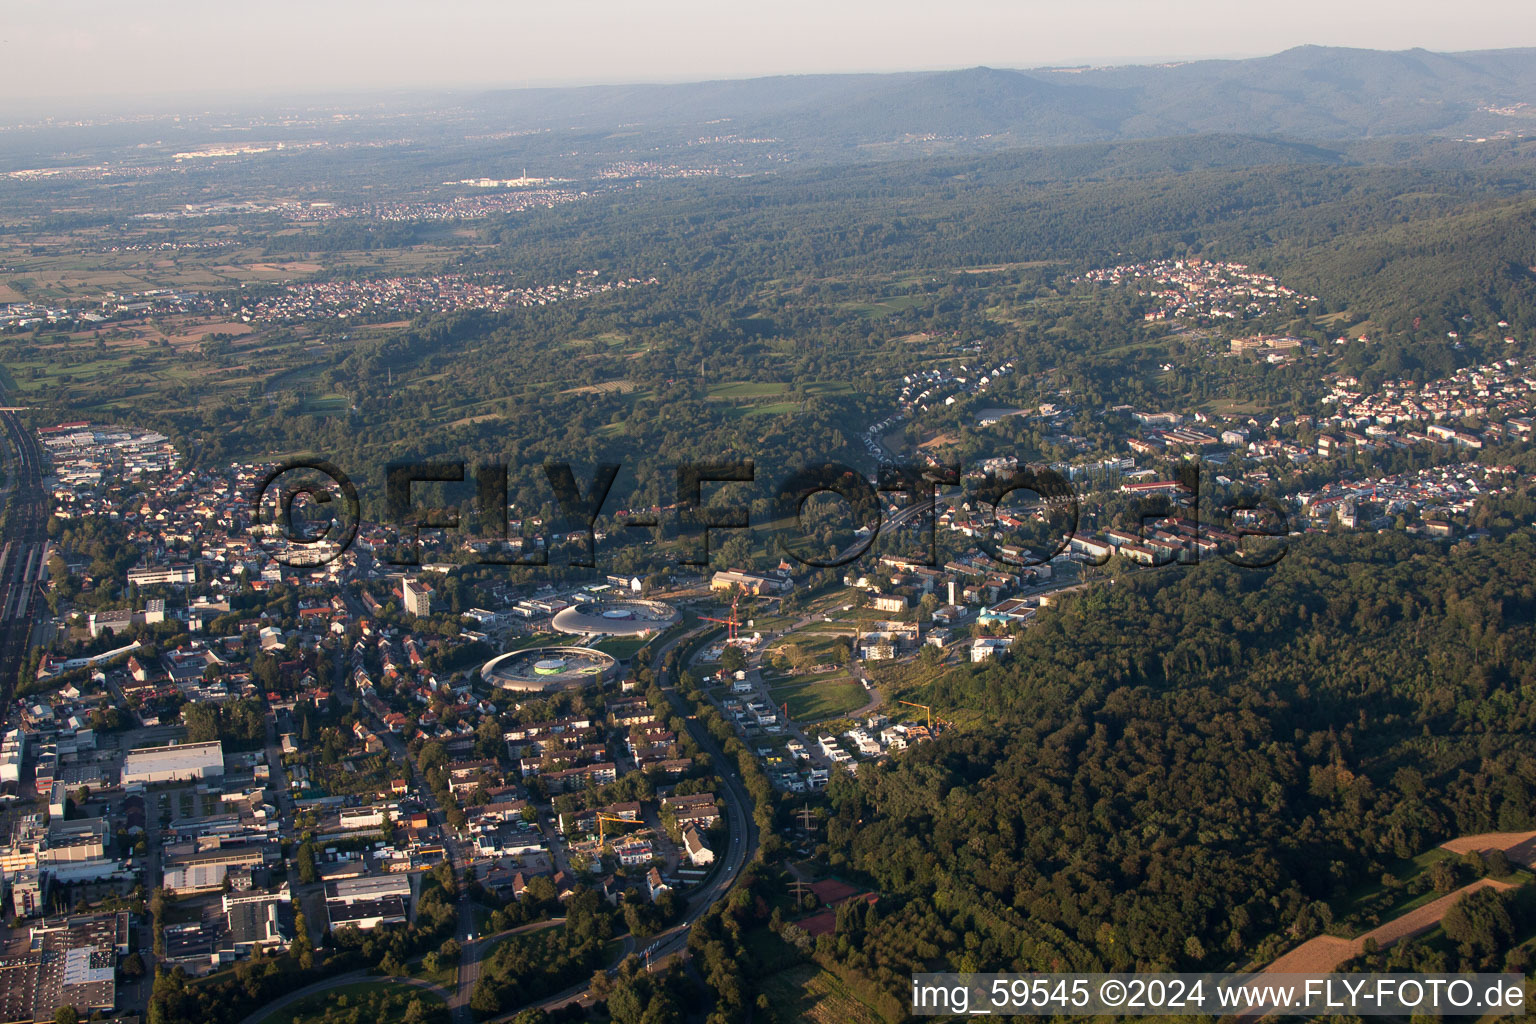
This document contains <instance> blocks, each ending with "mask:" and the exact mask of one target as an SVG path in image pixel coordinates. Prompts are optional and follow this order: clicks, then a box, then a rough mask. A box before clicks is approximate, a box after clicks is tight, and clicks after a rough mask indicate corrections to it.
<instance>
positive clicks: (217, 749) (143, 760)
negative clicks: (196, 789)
mask: <svg viewBox="0 0 1536 1024" xmlns="http://www.w3.org/2000/svg"><path fill="white" fill-rule="evenodd" d="M223 774H224V745H223V744H222V743H220V742H219V741H218V740H213V741H211V742H209V743H173V744H171V745H170V746H168V747H137V748H135V749H133V750H130V751H129V752H128V758H127V760H126V761H125V762H124V763H123V784H124V785H128V784H130V783H134V782H186V781H189V780H192V779H210V778H217V777H219V776H221V775H223Z"/></svg>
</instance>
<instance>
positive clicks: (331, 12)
mask: <svg viewBox="0 0 1536 1024" xmlns="http://www.w3.org/2000/svg"><path fill="white" fill-rule="evenodd" d="M0 9H3V17H0V67H3V68H5V69H6V73H5V75H4V77H3V82H4V84H3V86H0V107H7V108H11V109H28V110H33V111H41V112H56V113H61V114H62V113H66V112H77V111H81V110H86V109H91V108H101V109H113V108H117V109H121V108H123V107H125V106H132V105H134V104H135V103H139V102H141V101H149V100H156V101H159V100H164V99H169V98H175V99H178V100H183V101H192V102H196V101H198V100H209V101H225V100H228V99H231V98H249V99H262V98H266V97H280V96H303V95H318V94H332V95H334V94H336V93H353V94H355V93H368V92H377V91H398V90H402V89H406V90H413V89H434V90H435V89H442V88H449V89H479V88H485V87H519V86H545V85H580V84H593V83H616V82H657V81H670V82H678V81H697V80H704V79H712V78H747V77H754V76H758V75H772V74H798V73H806V72H849V71H908V70H936V69H944V68H961V67H974V66H976V65H982V64H985V65H989V66H992V67H1013V68H1025V67H1039V66H1044V65H1077V64H1129V63H1152V62H1160V61H1167V60H1182V59H1193V58H1202V57H1252V56H1258V55H1262V54H1268V53H1275V52H1278V51H1280V50H1283V49H1287V48H1288V47H1291V46H1296V45H1300V44H1303V43H1316V44H1322V45H1334V46H1359V47H1368V48H1372V49H1383V50H1395V49H1409V48H1412V47H1415V46H1422V47H1425V48H1427V49H1434V50H1442V51H1449V50H1469V49H1491V48H1497V47H1511V46H1536V14H1533V13H1532V6H1531V4H1530V2H1529V0H1465V2H1458V3H1454V4H1452V3H1446V2H1444V0H1394V2H1381V0H1363V2H1355V0H1288V2H1286V3H1284V4H1269V3H1266V4H1264V5H1262V8H1261V6H1260V5H1259V4H1257V3H1253V2H1252V0H1246V2H1245V0H1059V2H1050V3H1046V2H1040V0H921V2H918V0H775V2H772V3H763V2H752V0H649V2H634V0H548V2H545V3H541V4H532V3H528V2H526V0H436V2H429V0H412V2H405V0H305V2H299V0H260V2H258V3H249V4H235V3H230V2H227V0H131V2H124V0H0ZM1261 11H1262V13H1261Z"/></svg>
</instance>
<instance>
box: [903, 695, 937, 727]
mask: <svg viewBox="0 0 1536 1024" xmlns="http://www.w3.org/2000/svg"><path fill="white" fill-rule="evenodd" d="M896 703H898V704H905V705H906V706H907V707H909V708H922V709H923V710H924V711H926V712H928V728H930V729H932V728H933V708H931V707H929V706H928V705H927V704H914V703H912V702H911V701H909V700H899V701H897V702H896Z"/></svg>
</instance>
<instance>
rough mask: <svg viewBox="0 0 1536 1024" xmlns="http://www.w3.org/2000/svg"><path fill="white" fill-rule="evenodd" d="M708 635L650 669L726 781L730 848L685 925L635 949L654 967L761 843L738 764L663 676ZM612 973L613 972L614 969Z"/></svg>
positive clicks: (719, 854)
mask: <svg viewBox="0 0 1536 1024" xmlns="http://www.w3.org/2000/svg"><path fill="white" fill-rule="evenodd" d="M708 631H709V630H708V628H699V629H694V630H691V631H689V632H687V633H683V634H681V635H679V636H675V637H673V638H672V639H670V640H668V641H667V642H666V643H664V644H662V645H661V646H660V647H659V648H657V650H656V652H655V653H654V654H653V655H652V657H651V670H652V671H653V672H654V673H655V675H656V678H657V681H658V682H659V683H660V684H661V686H662V689H663V690H664V691H665V692H666V694H667V699H668V700H670V701H671V702H672V706H673V708H674V709H675V710H676V711H677V713H678V714H679V715H682V716H683V718H684V719H685V720H686V721H687V723H688V733H689V735H690V736H692V737H693V740H694V742H695V743H697V744H698V745H699V748H700V749H701V750H703V751H704V753H706V754H708V755H709V757H710V759H711V761H712V762H713V763H714V766H715V773H716V774H717V775H718V776H719V778H720V780H721V785H722V789H723V791H722V793H721V795H722V796H723V797H724V798H725V813H726V822H727V824H728V826H729V831H730V837H731V838H730V841H729V844H728V845H727V846H726V848H725V849H723V850H717V851H715V855H716V860H715V868H714V871H713V874H711V875H710V877H709V881H707V882H705V883H704V884H703V885H702V886H701V887H700V888H698V889H696V890H694V891H693V892H690V893H689V894H688V910H687V913H686V914H684V916H683V920H682V921H680V922H678V923H677V924H675V925H673V926H672V927H671V928H668V929H666V930H665V931H663V932H660V933H658V934H656V935H653V936H651V937H650V938H649V939H648V940H647V941H646V943H645V945H644V946H643V947H640V948H637V949H634V950H633V952H636V953H638V954H639V955H640V956H642V957H648V958H649V960H650V962H651V963H653V964H655V963H659V962H661V961H662V960H665V959H667V958H668V957H672V956H677V955H686V954H687V946H688V930H689V929H690V928H691V927H693V925H694V923H695V922H696V921H698V920H699V918H701V917H703V916H704V915H705V913H707V912H708V910H709V908H710V907H712V906H714V905H715V904H716V903H718V902H719V901H720V900H722V899H724V898H725V897H726V896H727V895H729V893H730V891H731V889H732V888H733V887H734V886H735V885H736V882H737V880H738V879H740V877H741V870H742V868H743V867H744V866H745V865H746V863H747V861H748V859H749V858H750V857H751V856H752V854H753V852H754V851H755V850H756V849H757V843H758V834H757V822H756V820H755V818H754V817H753V814H752V811H753V805H752V798H751V796H749V795H748V793H747V787H746V784H745V783H744V782H743V781H742V778H741V772H740V771H739V770H738V769H737V766H736V763H735V762H734V761H732V760H731V759H730V758H727V757H726V756H725V752H724V751H722V750H721V749H720V745H719V744H718V743H716V742H715V738H714V736H712V735H710V732H709V729H708V728H706V727H705V725H704V723H703V722H702V721H700V720H699V719H698V718H697V717H694V712H693V708H691V707H689V706H688V702H687V700H686V699H685V698H684V697H683V695H682V694H681V693H679V692H677V689H676V683H677V680H676V679H675V678H670V677H668V678H663V676H662V665H663V664H664V662H665V661H666V657H667V655H668V654H669V653H670V652H671V651H672V650H673V649H674V648H676V647H678V646H680V645H682V644H685V643H688V642H689V641H692V640H695V639H697V638H698V637H699V636H700V635H702V634H703V633H706V632H708ZM629 952H631V949H630V947H629V945H628V944H626V946H625V950H624V953H625V955H628V954H629ZM611 972H612V969H610V973H611ZM590 988H591V982H590V981H585V982H582V983H581V984H579V985H573V986H571V987H570V988H568V989H566V990H564V991H563V992H557V993H555V994H554V995H552V996H548V997H546V998H545V999H543V1000H541V1001H540V1002H537V1003H534V1004H531V1005H532V1006H536V1007H538V1008H540V1009H543V1010H553V1009H555V1008H557V1007H561V1006H565V1005H567V1004H569V1003H575V1002H584V1001H585V1000H586V999H587V998H588V990H589V989H590ZM526 1009H529V1006H520V1007H517V1008H516V1009H513V1010H509V1011H507V1012H506V1013H504V1014H503V1015H502V1016H500V1017H497V1018H495V1019H496V1020H497V1021H509V1020H511V1019H512V1018H513V1017H515V1016H517V1015H518V1014H519V1013H521V1012H522V1011H524V1010H526Z"/></svg>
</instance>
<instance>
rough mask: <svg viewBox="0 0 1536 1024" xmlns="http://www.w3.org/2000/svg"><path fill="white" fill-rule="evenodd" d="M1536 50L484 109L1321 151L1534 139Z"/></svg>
mask: <svg viewBox="0 0 1536 1024" xmlns="http://www.w3.org/2000/svg"><path fill="white" fill-rule="evenodd" d="M1522 103H1527V104H1529V103H1536V51H1532V50H1491V51H1481V52H1472V53H1454V54H1447V53H1432V52H1429V51H1427V50H1409V51H1402V52H1383V51H1377V50H1357V49H1342V48H1336V47H1321V46H1302V47H1297V48H1295V49H1291V50H1287V51H1285V52H1284V53H1279V54H1275V55H1273V56H1269V57H1260V58H1253V59H1248V60H1205V61H1192V62H1187V63H1181V64H1167V65H1155V66H1133V67H1117V68H1071V69H1037V70H1030V71H1017V70H1005V69H996V68H986V67H981V68H970V69H965V70H956V71H942V72H933V73H926V74H911V73H907V74H890V75H810V76H794V77H775V78H757V79H749V80H744V81H718V82H700V83H689V84H673V85H629V86H600V87H591V88H584V89H539V90H510V91H501V92H494V93H488V94H484V95H482V96H479V97H477V98H475V99H474V100H472V101H470V103H469V104H468V107H469V109H470V110H471V111H473V112H475V113H477V114H480V115H483V116H485V117H487V118H488V119H491V120H495V121H497V122H501V123H505V124H507V125H509V126H535V125H556V124H559V125H570V124H575V125H580V126H583V127H589V128H593V127H599V126H603V125H610V126H617V125H626V126H634V125H641V126H646V127H650V128H656V127H662V126H678V125H688V124H704V123H709V124H712V125H714V128H713V129H712V130H713V131H715V132H717V133H723V132H729V133H734V134H737V135H751V136H772V137H775V138H778V139H781V140H784V141H786V142H790V143H793V144H795V145H797V146H799V147H801V148H802V149H804V150H811V151H819V152H822V153H823V154H824V155H828V156H832V155H835V154H836V153H839V152H842V153H845V154H848V155H857V158H859V159H868V158H869V157H870V156H872V155H876V154H877V153H878V149H871V147H878V146H879V145H880V144H883V143H895V142H911V141H913V140H918V141H927V142H931V143H932V144H934V145H935V146H936V147H944V146H955V145H958V146H966V147H974V148H983V149H1001V148H1007V147H1010V146H1018V145H1028V144H1049V145H1056V144H1063V143H1072V142H1085V141H1101V140H1110V139H1128V138H1150V137H1158V136H1177V135H1191V134H1199V133H1203V132H1246V133H1253V134H1262V135H1284V136H1291V137H1297V138H1311V139H1323V138H1326V139H1349V138H1363V137H1375V136H1387V135H1404V134H1423V133H1437V134H1456V135H1491V134H1495V133H1497V132H1498V131H1500V130H1501V129H1508V128H1520V127H1530V126H1531V124H1532V122H1533V120H1536V114H1533V113H1532V112H1531V111H1529V110H1524V109H1521V108H1519V106H1518V105H1519V104H1522Z"/></svg>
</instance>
